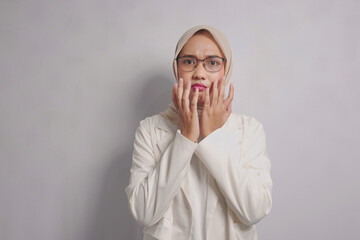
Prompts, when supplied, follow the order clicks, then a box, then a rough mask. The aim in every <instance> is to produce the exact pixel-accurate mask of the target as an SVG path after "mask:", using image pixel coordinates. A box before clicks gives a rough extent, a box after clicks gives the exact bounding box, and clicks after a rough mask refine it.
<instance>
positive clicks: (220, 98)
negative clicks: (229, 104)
mask: <svg viewBox="0 0 360 240" xmlns="http://www.w3.org/2000/svg"><path fill="white" fill-rule="evenodd" d="M219 85H220V90H219V91H220V92H219V102H221V103H222V102H223V101H224V95H225V79H224V77H223V78H222V79H221V81H220V82H219Z"/></svg>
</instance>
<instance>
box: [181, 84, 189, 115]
mask: <svg viewBox="0 0 360 240" xmlns="http://www.w3.org/2000/svg"><path fill="white" fill-rule="evenodd" d="M190 86H191V82H190V81H188V82H187V83H186V86H185V90H184V93H183V96H182V107H183V109H184V110H185V111H186V112H189V111H190V106H189V95H190Z"/></svg>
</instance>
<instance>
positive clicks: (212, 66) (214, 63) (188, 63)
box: [176, 56, 226, 72]
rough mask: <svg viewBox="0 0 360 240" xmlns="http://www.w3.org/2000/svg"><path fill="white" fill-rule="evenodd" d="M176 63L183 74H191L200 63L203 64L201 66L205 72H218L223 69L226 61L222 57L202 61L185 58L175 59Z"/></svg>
mask: <svg viewBox="0 0 360 240" xmlns="http://www.w3.org/2000/svg"><path fill="white" fill-rule="evenodd" d="M176 61H177V64H178V67H179V69H180V70H181V71H184V72H192V71H193V70H194V69H195V68H196V67H197V64H198V62H200V61H202V62H203V66H204V68H205V70H206V71H208V72H218V71H220V70H221V69H222V68H223V66H224V62H225V61H226V59H225V58H222V57H207V58H204V59H196V58H194V57H187V56H185V57H178V58H176Z"/></svg>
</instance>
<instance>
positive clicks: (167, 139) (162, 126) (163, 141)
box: [156, 118, 191, 208]
mask: <svg viewBox="0 0 360 240" xmlns="http://www.w3.org/2000/svg"><path fill="white" fill-rule="evenodd" d="M156 128H157V130H158V131H156V132H157V133H156V135H158V136H156V138H157V141H156V142H157V144H156V145H157V147H158V150H159V152H158V153H157V154H158V156H159V159H160V158H161V156H162V154H163V153H164V152H165V151H166V149H167V148H168V147H169V145H170V144H171V142H172V141H173V140H174V138H175V134H176V131H177V130H178V129H179V127H178V126H177V125H175V124H174V123H172V122H170V121H169V120H167V119H165V118H161V120H160V121H159V122H158V124H157V126H156ZM189 184H190V183H189V179H188V178H187V177H185V179H184V180H183V182H182V184H181V186H180V188H181V189H182V191H183V193H184V194H185V196H186V199H187V201H188V203H190V202H191V195H190V194H189ZM189 206H190V204H189ZM190 208H191V206H190Z"/></svg>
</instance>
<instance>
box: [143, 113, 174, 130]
mask: <svg viewBox="0 0 360 240" xmlns="http://www.w3.org/2000/svg"><path fill="white" fill-rule="evenodd" d="M139 128H141V129H146V130H147V131H149V132H150V131H154V130H155V129H162V130H166V131H174V130H176V129H177V126H176V125H175V124H174V123H172V122H171V121H169V120H168V119H166V118H164V117H163V116H162V115H161V114H160V113H159V114H155V115H153V116H150V117H147V118H145V119H143V120H141V121H140V125H139Z"/></svg>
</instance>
